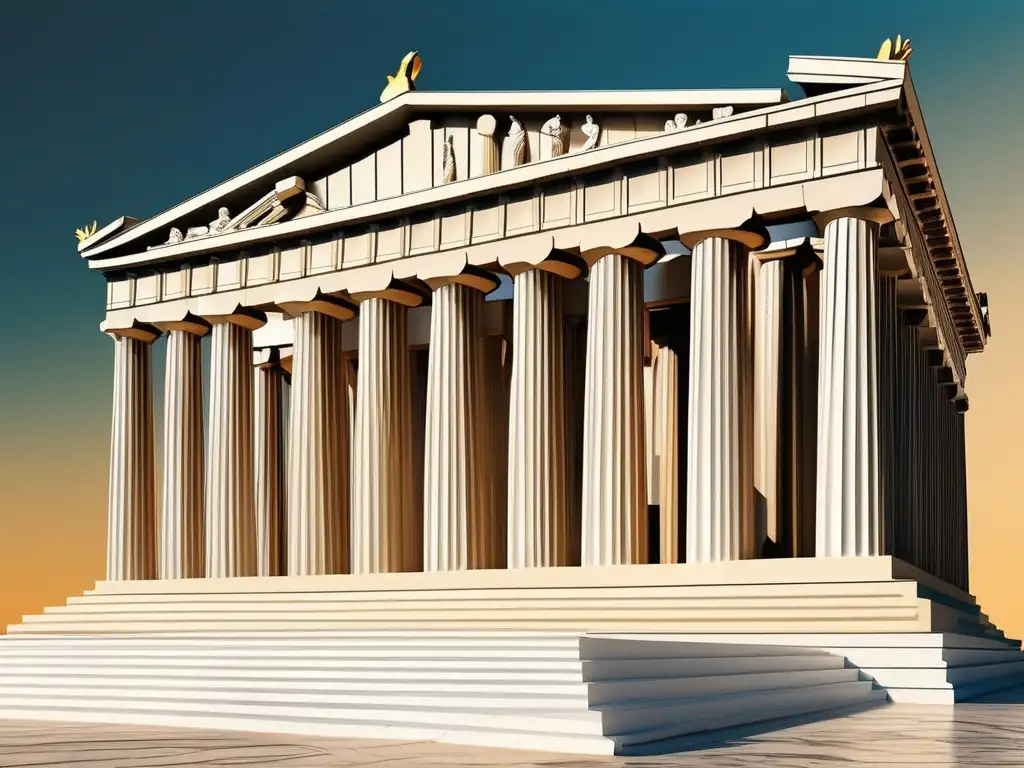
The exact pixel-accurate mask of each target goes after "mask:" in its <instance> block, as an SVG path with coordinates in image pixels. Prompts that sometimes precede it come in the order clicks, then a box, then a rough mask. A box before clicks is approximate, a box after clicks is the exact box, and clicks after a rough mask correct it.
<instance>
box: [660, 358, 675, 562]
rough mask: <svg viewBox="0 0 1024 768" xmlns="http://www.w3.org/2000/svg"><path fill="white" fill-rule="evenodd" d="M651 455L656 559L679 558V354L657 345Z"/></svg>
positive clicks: (665, 560)
mask: <svg viewBox="0 0 1024 768" xmlns="http://www.w3.org/2000/svg"><path fill="white" fill-rule="evenodd" d="M654 395H655V402H654V413H655V415H656V417H657V419H656V421H655V429H656V430H657V432H656V434H655V451H654V452H655V455H656V456H657V457H658V499H657V503H658V514H659V521H660V524H659V526H658V534H659V535H658V539H659V544H660V549H661V552H660V562H662V563H678V562H679V554H680V553H679V538H680V537H679V522H680V515H679V405H680V403H679V354H678V353H677V352H676V350H674V349H673V348H672V347H669V346H660V347H658V355H657V357H655V358H654Z"/></svg>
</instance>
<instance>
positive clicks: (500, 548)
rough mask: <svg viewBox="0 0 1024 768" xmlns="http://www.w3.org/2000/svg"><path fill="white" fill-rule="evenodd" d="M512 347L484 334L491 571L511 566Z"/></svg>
mask: <svg viewBox="0 0 1024 768" xmlns="http://www.w3.org/2000/svg"><path fill="white" fill-rule="evenodd" d="M512 358H513V350H512V345H511V344H509V343H508V341H507V340H506V339H505V337H504V336H503V335H492V334H487V333H485V334H484V338H483V347H482V355H481V369H482V370H481V374H482V376H483V390H482V392H483V398H484V402H483V406H482V409H483V411H482V412H483V413H485V414H486V417H485V418H484V419H483V429H484V431H485V432H486V437H485V441H486V443H485V444H486V447H485V449H484V451H485V456H486V458H487V459H488V463H487V468H486V470H485V476H486V477H487V504H488V507H489V509H490V510H491V520H492V523H491V525H492V529H493V535H491V536H490V537H489V539H488V540H489V541H490V546H491V547H492V550H491V554H489V555H488V562H489V563H491V566H490V567H491V568H505V567H506V564H507V563H508V413H509V393H510V390H511V384H512Z"/></svg>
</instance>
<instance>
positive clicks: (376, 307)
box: [351, 298, 423, 573]
mask: <svg viewBox="0 0 1024 768" xmlns="http://www.w3.org/2000/svg"><path fill="white" fill-rule="evenodd" d="M407 315H408V312H407V310H406V308H405V307H404V306H403V305H401V304H396V303H395V302H392V301H388V300H386V299H382V298H372V299H369V300H367V301H364V302H363V303H362V305H361V306H360V314H359V372H358V384H357V386H356V389H357V391H358V393H359V396H358V397H357V398H356V413H355V440H354V442H353V453H352V509H351V514H352V572H353V573H394V572H398V571H418V570H420V569H421V568H422V562H423V561H422V556H423V545H422V541H423V519H422V517H420V516H419V515H418V514H417V512H416V509H415V508H414V506H413V477H412V389H411V379H410V375H409V344H408V341H407V339H408V331H407Z"/></svg>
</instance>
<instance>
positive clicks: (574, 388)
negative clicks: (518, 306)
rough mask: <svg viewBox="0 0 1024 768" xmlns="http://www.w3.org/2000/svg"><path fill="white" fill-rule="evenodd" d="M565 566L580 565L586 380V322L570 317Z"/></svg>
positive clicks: (566, 369)
mask: <svg viewBox="0 0 1024 768" xmlns="http://www.w3.org/2000/svg"><path fill="white" fill-rule="evenodd" d="M564 373H565V425H566V426H565V453H566V457H567V459H568V464H567V466H566V498H567V512H566V538H567V539H568V548H569V552H568V558H569V559H568V561H567V562H566V565H580V562H581V560H580V557H581V546H582V543H583V412H584V408H583V401H584V399H585V395H586V378H587V323H586V318H584V317H573V318H570V319H569V320H568V322H567V323H566V327H565V363H564Z"/></svg>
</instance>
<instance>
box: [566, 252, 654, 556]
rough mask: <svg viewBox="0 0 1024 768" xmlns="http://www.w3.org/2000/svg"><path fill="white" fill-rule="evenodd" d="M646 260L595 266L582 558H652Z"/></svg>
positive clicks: (616, 258)
mask: <svg viewBox="0 0 1024 768" xmlns="http://www.w3.org/2000/svg"><path fill="white" fill-rule="evenodd" d="M643 308H644V297H643V265H642V264H640V263H639V262H637V261H635V260H633V259H631V258H629V257H628V256H624V255H622V254H619V253H609V254H607V255H605V256H602V257H601V258H600V259H599V260H598V261H597V262H596V263H595V264H594V265H593V267H592V268H591V272H590V295H589V304H588V316H589V327H588V330H587V372H586V394H585V397H584V416H583V532H582V539H583V541H582V564H583V565H584V566H592V565H616V564H625V563H644V562H646V561H647V489H646V482H645V481H646V471H647V470H646V466H645V459H646V457H645V450H644V428H645V427H644V399H643V398H644V391H643V368H644V350H643V341H644V340H643Z"/></svg>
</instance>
